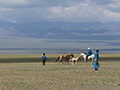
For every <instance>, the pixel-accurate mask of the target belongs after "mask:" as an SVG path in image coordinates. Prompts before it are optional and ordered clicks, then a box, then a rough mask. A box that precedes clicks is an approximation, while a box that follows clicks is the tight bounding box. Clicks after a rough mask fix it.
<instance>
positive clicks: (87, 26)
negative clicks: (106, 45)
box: [0, 21, 120, 40]
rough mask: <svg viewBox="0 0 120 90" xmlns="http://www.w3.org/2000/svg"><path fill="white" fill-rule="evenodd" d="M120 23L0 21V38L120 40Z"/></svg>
mask: <svg viewBox="0 0 120 90" xmlns="http://www.w3.org/2000/svg"><path fill="white" fill-rule="evenodd" d="M119 35H120V22H110V23H101V22H62V21H61V22H35V23H10V22H3V21H0V36H1V37H3V36H11V37H31V38H55V39H68V38H69V39H70V38H71V39H95V40H99V39H100V40H104V39H105V40H120V36H119Z"/></svg>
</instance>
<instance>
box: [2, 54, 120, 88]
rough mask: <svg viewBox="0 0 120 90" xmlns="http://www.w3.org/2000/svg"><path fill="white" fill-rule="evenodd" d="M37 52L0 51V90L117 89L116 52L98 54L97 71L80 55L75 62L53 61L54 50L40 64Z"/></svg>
mask: <svg viewBox="0 0 120 90" xmlns="http://www.w3.org/2000/svg"><path fill="white" fill-rule="evenodd" d="M41 56H42V55H0V90H120V55H119V54H110V55H108V54H106V55H105V54H103V55H102V54H101V55H100V61H99V63H100V68H99V71H94V70H93V67H92V64H91V61H89V62H88V63H87V64H84V62H83V60H82V59H81V60H80V62H79V65H72V63H71V62H70V64H69V65H62V64H59V63H54V62H53V61H54V60H55V59H56V57H57V56H58V54H57V55H56V54H55V55H53V54H52V55H50V54H49V55H47V57H48V58H49V59H48V60H47V62H46V66H43V65H42V63H41V60H40V58H41ZM76 56H79V55H78V54H76V55H75V57H76Z"/></svg>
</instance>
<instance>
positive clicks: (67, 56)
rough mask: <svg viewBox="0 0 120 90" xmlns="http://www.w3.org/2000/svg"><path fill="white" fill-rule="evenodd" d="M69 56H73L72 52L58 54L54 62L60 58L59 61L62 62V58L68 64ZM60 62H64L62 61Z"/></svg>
mask: <svg viewBox="0 0 120 90" xmlns="http://www.w3.org/2000/svg"><path fill="white" fill-rule="evenodd" d="M70 56H72V57H74V55H73V54H72V53H69V54H67V55H60V56H58V58H57V59H56V60H55V62H57V61H58V59H60V61H59V63H60V62H62V60H65V64H66V61H68V64H69V59H70ZM62 64H64V63H63V62H62Z"/></svg>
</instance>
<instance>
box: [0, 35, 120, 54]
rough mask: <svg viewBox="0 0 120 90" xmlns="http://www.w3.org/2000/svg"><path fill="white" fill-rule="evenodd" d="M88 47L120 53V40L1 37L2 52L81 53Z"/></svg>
mask: <svg viewBox="0 0 120 90" xmlns="http://www.w3.org/2000/svg"><path fill="white" fill-rule="evenodd" d="M88 47H90V48H91V50H92V51H93V53H95V51H96V50H97V49H98V50H100V53H101V54H119V53H120V40H89V39H88V40H85V39H84V40H83V39H43V38H25V37H1V38H0V54H42V53H47V54H68V53H70V52H72V53H75V54H80V53H81V52H87V48H88Z"/></svg>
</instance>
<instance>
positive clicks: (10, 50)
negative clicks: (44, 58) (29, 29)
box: [0, 48, 120, 54]
mask: <svg viewBox="0 0 120 90" xmlns="http://www.w3.org/2000/svg"><path fill="white" fill-rule="evenodd" d="M91 50H92V52H93V53H95V51H96V50H95V49H91ZM99 51H100V53H101V54H118V53H120V49H99ZM70 52H72V53H74V54H80V53H81V52H86V53H87V50H86V49H53V48H52V49H49V48H48V49H47V48H3V49H0V54H42V53H47V54H68V53H70Z"/></svg>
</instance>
